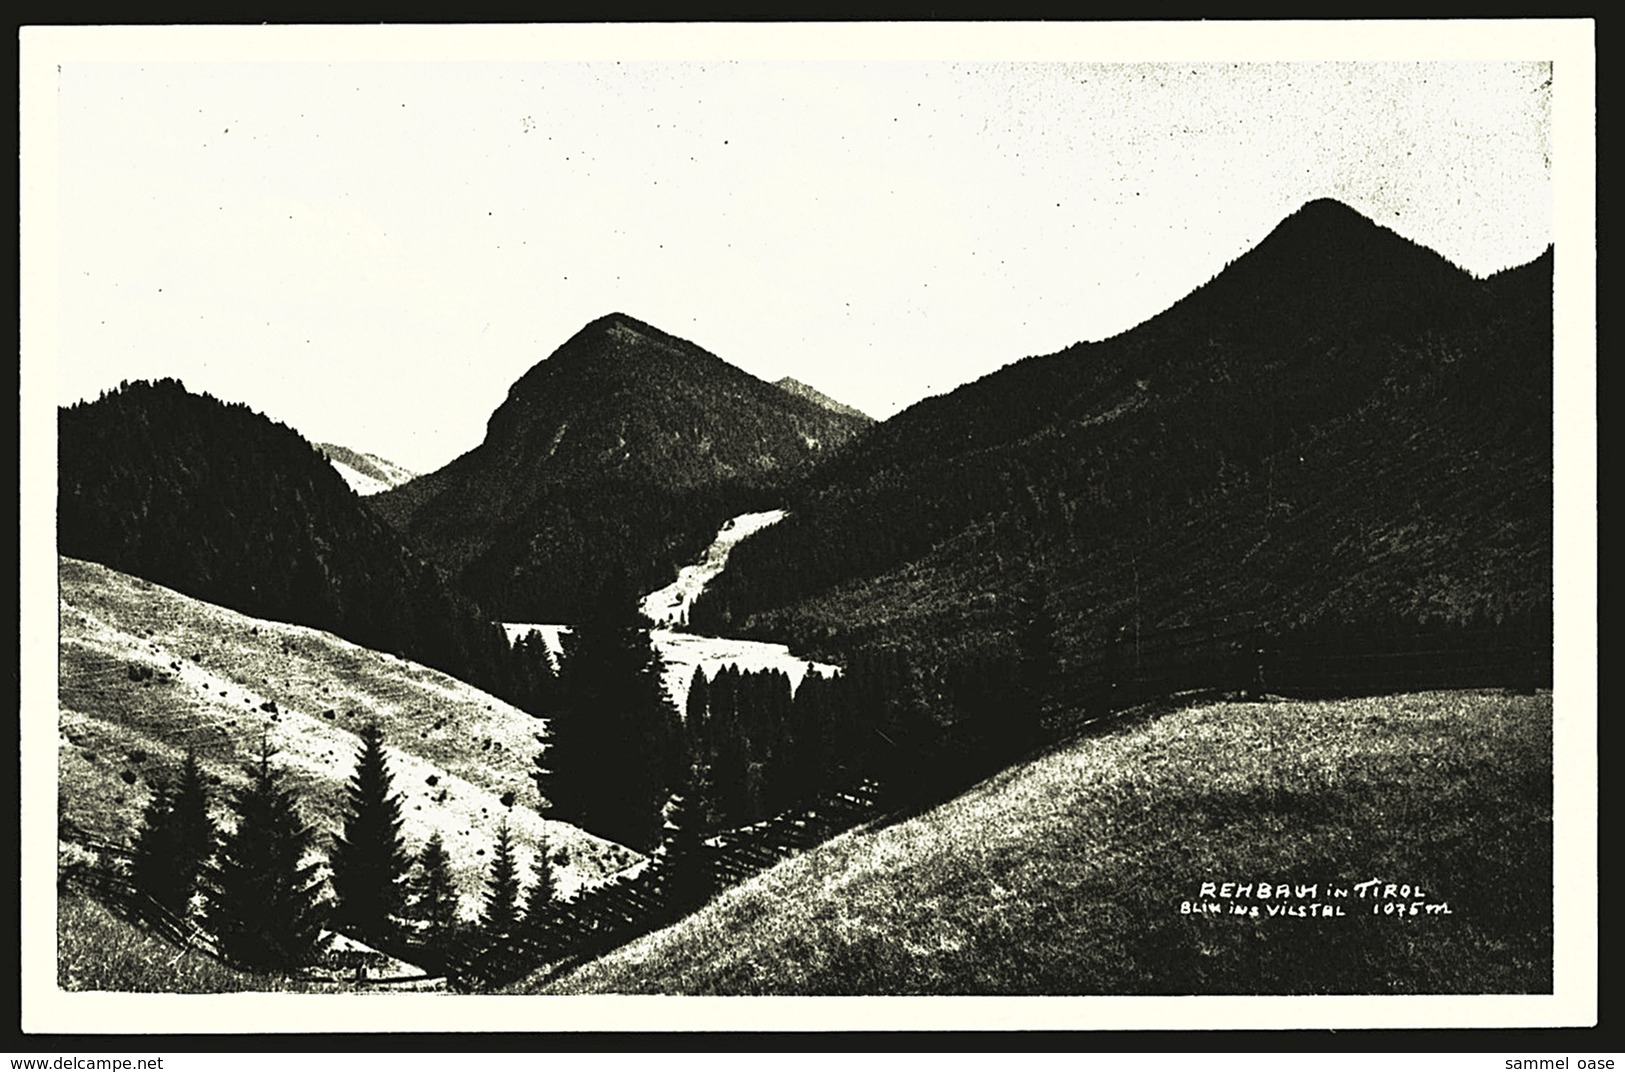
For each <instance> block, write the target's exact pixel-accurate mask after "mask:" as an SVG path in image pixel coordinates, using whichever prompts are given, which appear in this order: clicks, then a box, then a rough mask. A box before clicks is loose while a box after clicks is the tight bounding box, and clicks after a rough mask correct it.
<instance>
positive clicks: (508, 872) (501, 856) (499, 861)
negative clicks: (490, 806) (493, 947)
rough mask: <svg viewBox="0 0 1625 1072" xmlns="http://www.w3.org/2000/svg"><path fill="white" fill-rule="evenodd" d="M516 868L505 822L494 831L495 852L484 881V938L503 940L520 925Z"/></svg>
mask: <svg viewBox="0 0 1625 1072" xmlns="http://www.w3.org/2000/svg"><path fill="white" fill-rule="evenodd" d="M519 909H520V905H519V868H518V865H517V864H516V863H515V861H514V854H513V833H512V831H510V830H509V829H508V823H507V820H503V823H502V826H501V827H500V828H499V829H498V830H497V843H496V851H495V853H494V855H493V856H492V858H491V871H490V874H489V875H488V876H487V878H486V890H485V914H484V915H483V916H481V917H480V928H481V930H483V931H484V932H485V935H486V937H487V938H506V937H508V936H510V935H512V934H513V932H514V930H515V929H516V926H517V924H518V922H519Z"/></svg>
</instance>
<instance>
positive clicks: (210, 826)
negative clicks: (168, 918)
mask: <svg viewBox="0 0 1625 1072" xmlns="http://www.w3.org/2000/svg"><path fill="white" fill-rule="evenodd" d="M214 838H215V830H214V823H213V822H212V821H211V820H210V819H209V810H208V790H207V787H206V786H205V784H204V781H203V773H202V771H201V770H199V768H198V765H197V756H196V755H195V754H194V753H192V752H190V751H188V752H187V754H186V762H185V764H184V765H183V766H182V767H181V776H180V784H179V786H178V787H177V788H176V789H175V790H173V791H171V790H170V788H169V786H168V784H167V783H162V782H161V783H159V784H158V785H156V786H154V788H153V796H152V799H151V800H150V801H149V802H148V803H147V807H146V809H145V810H144V811H143V813H142V823H141V828H140V830H138V831H137V833H136V841H135V851H134V859H133V861H132V864H131V878H132V879H133V880H134V882H135V884H136V887H137V888H138V889H140V890H141V891H142V892H144V893H146V894H147V895H148V896H150V897H151V898H152V899H153V900H154V901H156V902H157V903H158V904H159V905H161V906H163V907H164V908H165V909H166V910H167V911H169V912H172V913H174V914H175V915H177V916H183V917H184V916H186V915H187V914H188V912H189V911H190V910H191V903H192V896H193V894H195V893H196V892H197V888H198V880H199V878H200V876H201V875H202V872H203V868H204V866H205V864H207V862H208V859H209V856H210V854H211V853H212V852H213V850H214Z"/></svg>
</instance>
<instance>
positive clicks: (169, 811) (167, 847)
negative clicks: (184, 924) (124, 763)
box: [130, 782, 184, 915]
mask: <svg viewBox="0 0 1625 1072" xmlns="http://www.w3.org/2000/svg"><path fill="white" fill-rule="evenodd" d="M174 860H175V801H174V797H173V796H171V795H170V792H169V786H168V785H167V784H165V783H163V782H158V783H156V784H155V785H154V786H153V787H152V799H151V800H149V801H147V806H146V808H145V809H143V811H142V812H141V827H140V829H138V830H137V831H136V834H135V845H134V846H133V853H132V856H131V859H130V878H131V880H132V881H133V882H134V883H135V887H136V889H138V890H140V891H141V892H142V893H144V894H146V895H147V896H148V897H151V898H152V899H153V900H154V901H156V902H157V903H158V904H159V905H160V906H162V907H163V908H165V909H166V910H168V911H170V912H173V913H175V914H176V915H180V914H181V912H182V910H183V908H184V902H183V901H182V899H181V890H180V887H179V885H178V884H177V883H176V882H175V881H174V879H175V869H174Z"/></svg>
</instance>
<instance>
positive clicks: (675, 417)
mask: <svg viewBox="0 0 1625 1072" xmlns="http://www.w3.org/2000/svg"><path fill="white" fill-rule="evenodd" d="M868 423H869V422H868V421H867V420H866V419H858V418H854V417H851V416H849V415H846V414H842V413H836V412H832V411H831V410H828V409H826V408H824V407H823V406H820V405H817V404H815V403H813V402H811V401H808V400H806V399H803V398H799V397H796V396H795V395H792V394H790V393H789V392H786V391H783V390H780V389H779V388H776V387H774V386H773V385H772V384H769V383H766V382H764V381H762V380H759V379H757V378H756V377H754V376H751V375H750V374H748V373H746V372H744V371H743V370H741V369H739V368H736V367H735V366H733V365H731V364H729V363H727V362H726V361H724V360H722V359H721V358H719V357H717V356H716V355H714V354H711V353H710V352H708V351H706V350H704V349H702V348H701V347H699V346H697V345H695V344H694V343H691V342H688V341H686V340H683V339H679V338H677V337H675V336H672V335H669V334H667V333H665V332H663V331H661V330H659V329H658V328H655V327H652V326H651V325H649V324H645V323H643V322H642V321H639V320H636V319H634V318H632V317H629V316H626V315H625V314H621V313H613V314H610V315H608V316H604V317H600V318H599V319H597V320H594V321H593V322H591V323H589V324H587V325H586V326H585V327H583V328H582V329H581V330H580V331H578V332H577V333H576V334H575V335H574V336H572V337H571V338H570V339H569V340H567V341H566V342H565V343H564V344H563V345H561V346H560V347H559V348H558V349H557V350H555V351H554V352H553V353H552V354H551V355H550V356H549V357H547V358H546V359H544V360H542V361H540V362H538V363H537V364H536V365H535V366H534V367H532V368H531V369H530V370H529V371H528V372H526V373H525V374H524V375H523V376H521V377H520V378H519V379H518V380H517V381H516V382H515V383H514V385H513V387H512V388H511V389H510V390H509V392H508V396H507V398H506V400H505V401H504V402H503V403H502V404H501V405H500V406H499V407H497V409H496V411H495V412H493V413H492V415H491V418H490V420H489V422H488V423H487V427H486V436H485V439H484V441H483V442H482V443H481V444H480V445H479V446H477V447H475V448H474V449H473V450H471V451H469V452H468V453H467V454H464V455H463V456H461V457H459V458H457V459H456V460H454V461H452V462H451V463H450V464H448V465H446V466H444V467H443V468H441V469H439V470H437V471H435V472H433V473H430V474H427V475H426V476H422V477H419V478H418V479H416V480H413V481H411V482H409V483H407V484H405V485H403V486H402V487H399V488H396V489H393V490H391V491H388V492H385V493H383V494H381V495H379V496H377V497H375V498H372V499H369V505H370V506H372V507H373V508H374V509H375V510H376V511H377V512H378V513H379V515H380V516H382V517H384V518H386V519H387V520H388V521H389V522H390V523H391V524H392V525H394V526H396V527H397V528H398V529H399V530H400V531H401V532H402V533H404V534H406V535H407V536H408V537H409V538H410V539H411V540H412V541H413V542H414V543H416V544H417V545H418V546H421V547H423V548H424V549H425V551H426V552H427V553H429V554H430V555H432V556H433V557H434V558H435V560H436V561H437V562H438V563H439V564H441V565H442V566H443V567H444V568H446V569H447V570H448V571H449V572H450V573H451V574H452V575H453V576H455V577H457V578H458V579H459V582H460V583H461V584H462V585H463V587H464V588H465V590H466V591H468V592H470V593H471V594H473V595H474V596H475V598H477V599H478V600H479V601H480V602H481V603H482V604H483V605H486V606H488V607H490V608H492V609H493V610H494V611H495V612H497V613H499V614H500V616H501V617H503V618H505V619H508V620H565V621H568V620H571V618H573V617H575V616H577V615H579V614H580V613H582V612H583V611H584V610H585V608H586V607H587V606H588V604H589V603H590V601H591V600H593V599H595V598H596V597H597V595H598V591H599V589H600V588H601V587H602V586H603V584H604V583H605V582H606V580H608V579H610V578H620V579H624V580H625V581H626V582H627V586H628V588H629V589H630V590H637V591H647V590H649V589H652V588H657V587H660V586H661V585H663V584H666V583H668V582H669V581H670V580H671V579H672V577H674V576H675V574H676V570H677V568H678V567H679V566H681V565H682V564H684V563H686V562H688V561H689V560H690V559H691V558H692V557H693V556H694V555H695V554H696V553H698V551H700V550H701V549H702V548H703V547H704V546H705V545H706V544H707V543H708V542H709V541H710V538H711V535H712V534H713V533H714V532H715V530H716V525H717V524H719V523H720V521H721V520H722V519H724V518H726V517H730V516H733V515H735V514H739V513H742V512H745V511H747V510H750V509H754V508H763V507H771V506H773V505H776V504H775V502H774V501H772V500H774V499H775V498H776V497H777V495H778V492H777V489H779V488H781V487H783V486H784V485H785V484H787V483H788V482H790V481H792V480H793V479H795V478H796V477H797V476H799V475H800V474H802V473H804V472H805V471H807V470H808V469H809V468H810V467H811V465H812V463H814V462H815V461H817V460H818V459H820V458H823V457H826V456H828V455H829V454H830V453H831V452H833V451H835V450H836V449H838V448H839V447H841V446H842V445H844V444H846V443H847V442H849V441H851V440H852V439H853V438H854V437H856V436H857V435H858V434H859V433H860V432H861V431H862V430H863V429H864V428H865V427H867V425H868Z"/></svg>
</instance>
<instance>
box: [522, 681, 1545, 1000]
mask: <svg viewBox="0 0 1625 1072" xmlns="http://www.w3.org/2000/svg"><path fill="white" fill-rule="evenodd" d="M1551 714H1552V702H1551V696H1550V694H1549V693H1541V694H1538V695H1535V696H1522V695H1512V694H1507V693H1502V692H1499V691H1488V690H1486V691H1452V692H1432V693H1417V694H1409V695H1397V696H1384V697H1373V698H1365V699H1358V700H1343V701H1331V702H1304V701H1286V700H1270V701H1268V702H1258V703H1233V702H1223V703H1203V704H1199V705H1195V706H1189V707H1186V708H1183V709H1179V710H1175V711H1172V712H1171V713H1167V714H1162V715H1160V716H1157V717H1152V715H1150V714H1148V713H1143V712H1142V713H1140V714H1138V715H1136V714H1133V713H1131V714H1130V715H1129V716H1127V717H1126V718H1123V719H1120V720H1117V721H1116V722H1115V723H1113V724H1112V725H1111V726H1109V727H1103V728H1100V729H1096V730H1093V731H1090V732H1088V733H1086V734H1085V735H1084V736H1081V737H1079V738H1077V739H1075V740H1073V741H1072V742H1070V743H1068V744H1066V745H1064V746H1061V747H1058V748H1056V749H1054V750H1052V751H1050V752H1049V753H1048V754H1045V755H1042V756H1040V757H1038V758H1035V759H1032V760H1031V761H1029V762H1026V763H1024V764H1020V765H1017V766H1015V767H1012V768H1010V769H1008V770H1006V771H1004V772H1002V773H1000V774H999V775H997V776H995V777H993V778H991V779H988V780H987V781H985V782H983V783H981V784H980V785H978V786H976V787H975V788H973V789H972V790H971V791H969V792H967V793H965V794H964V795H962V796H960V797H958V798H956V799H954V800H952V801H950V802H948V803H945V804H943V805H941V806H939V807H937V808H935V809H933V810H931V811H928V812H926V813H924V814H920V815H917V816H914V817H910V818H899V819H896V820H894V821H891V822H889V823H887V822H881V823H876V824H870V825H869V826H868V827H864V828H860V829H857V830H854V831H851V832H849V833H847V834H845V835H842V836H840V837H838V838H835V839H834V840H832V841H830V842H827V843H826V844H824V845H822V846H820V847H818V848H816V849H814V850H812V851H810V852H807V853H805V854H803V855H800V856H797V857H795V858H792V859H790V860H787V861H785V862H784V863H781V864H779V865H778V866H776V867H774V868H772V869H771V870H769V871H767V872H764V873H763V874H761V875H759V876H757V877H756V878H754V879H751V880H749V881H747V882H745V883H743V884H742V885H740V886H737V887H735V888H733V889H730V890H728V891H726V892H724V893H722V894H721V895H719V896H718V897H716V898H715V899H714V900H713V901H712V902H711V903H710V904H709V905H708V906H707V907H706V908H705V909H703V910H702V911H700V912H699V913H697V914H695V915H693V916H691V917H689V918H688V919H686V920H684V921H682V922H680V923H678V924H676V925H675V926H672V927H669V928H667V929H665V930H663V931H660V932H656V933H654V934H651V935H649V936H647V937H645V938H643V939H640V940H638V941H636V942H633V943H631V944H629V945H627V946H625V947H623V948H622V949H620V950H617V951H615V952H613V953H611V954H609V955H607V956H605V957H603V958H601V959H599V960H596V961H594V962H591V963H588V964H586V965H583V966H581V967H579V968H577V969H575V970H573V971H571V972H569V973H567V974H564V975H561V976H558V977H553V978H546V979H544V978H542V977H537V978H536V979H535V980H533V981H532V982H530V983H529V984H520V985H519V986H517V987H515V988H514V989H515V990H516V991H517V992H545V993H670V994H887V995H892V994H900V995H908V994H1016V995H1019V994H1027V995H1037V994H1054V995H1063V994H1121V995H1183V994H1291V995H1299V994H1303V995H1312V994H1447V993H1453V994H1460V993H1549V992H1550V991H1551V987H1552V880H1551V875H1552V762H1551V754H1552V735H1551ZM1373 881H1375V883H1376V884H1375V885H1363V884H1368V883H1372V882H1373ZM1205 883H1212V884H1213V885H1212V887H1211V888H1209V889H1208V890H1206V891H1204V884H1205ZM1225 883H1232V884H1234V885H1233V886H1232V887H1231V888H1230V889H1229V890H1226V889H1225V887H1224V884H1225ZM1264 883H1267V884H1268V885H1269V887H1270V890H1271V893H1270V895H1269V896H1268V897H1265V898H1260V897H1259V896H1258V895H1257V887H1258V885H1260V884H1264ZM1389 884H1393V885H1394V886H1395V887H1396V888H1395V889H1394V890H1392V891H1389V890H1387V888H1386V887H1387V886H1388V885H1389ZM1244 886H1245V887H1247V892H1242V889H1241V888H1242V887H1244ZM1281 886H1286V887H1288V888H1289V889H1288V891H1287V892H1286V895H1285V896H1281V895H1280V894H1281V890H1280V889H1279V887H1281ZM1299 887H1302V889H1301V890H1300V888H1299ZM1310 887H1313V889H1312V890H1311V889H1310ZM1406 887H1408V889H1406ZM1339 890H1341V891H1344V892H1343V893H1342V895H1339V893H1338V891H1339ZM1362 891H1364V892H1363V894H1362ZM1204 894H1205V895H1204ZM1205 904H1217V905H1219V906H1220V908H1221V910H1220V911H1218V912H1211V911H1208V910H1206V909H1205V908H1203V907H1198V906H1203V905H1205ZM1312 905H1323V906H1329V910H1331V911H1333V912H1335V911H1338V910H1341V912H1342V914H1341V915H1329V916H1328V915H1321V914H1319V913H1320V910H1319V909H1312V908H1311V907H1310V906H1312ZM1238 906H1239V908H1240V909H1241V912H1242V913H1245V914H1237V912H1236V909H1237V907H1238ZM1401 906H1403V907H1401ZM1413 906H1415V907H1414V908H1413ZM1438 906H1444V907H1443V908H1440V907H1438ZM1255 908H1256V909H1257V913H1256V914H1254V912H1253V909H1255ZM1271 908H1275V909H1277V912H1275V913H1272V912H1271V911H1270V910H1271ZM1299 913H1302V914H1299Z"/></svg>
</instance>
